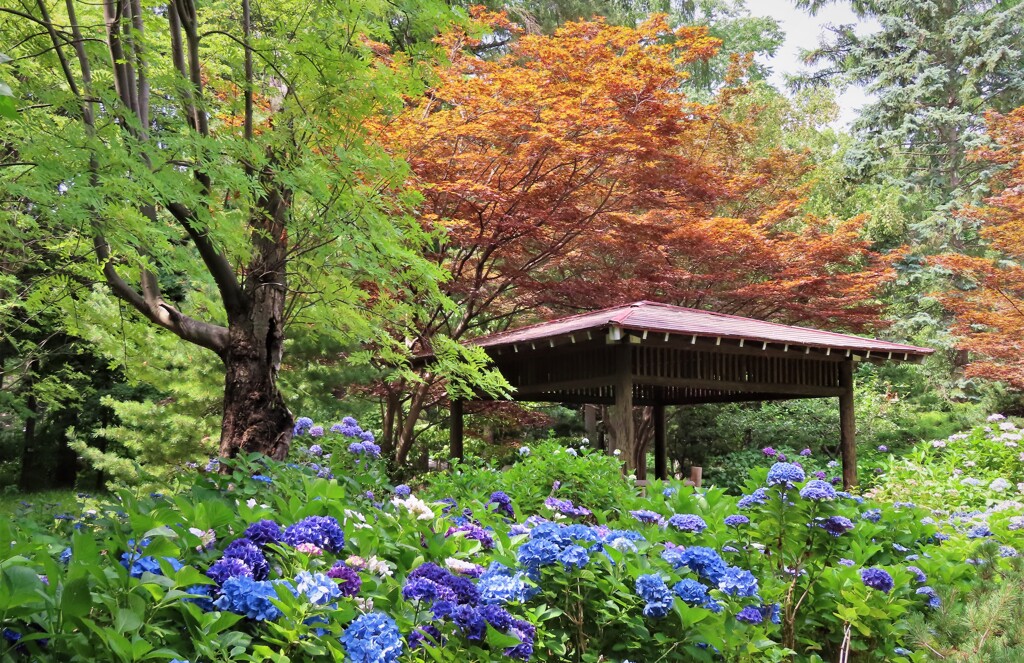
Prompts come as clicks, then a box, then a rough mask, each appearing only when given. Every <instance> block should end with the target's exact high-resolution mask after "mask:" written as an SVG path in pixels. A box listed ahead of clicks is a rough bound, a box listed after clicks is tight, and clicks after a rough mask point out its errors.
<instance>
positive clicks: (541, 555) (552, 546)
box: [516, 539, 560, 569]
mask: <svg viewBox="0 0 1024 663" xmlns="http://www.w3.org/2000/svg"><path fill="white" fill-rule="evenodd" d="M559 552H560V548H559V546H558V545H557V544H556V543H553V542H551V541H548V540H545V539H530V540H529V541H527V542H526V543H524V544H523V545H521V546H519V551H518V553H517V555H516V558H517V559H518V560H519V563H520V564H522V565H523V566H525V567H527V568H529V569H537V568H539V567H541V566H548V565H549V564H554V563H555V562H556V561H558V553H559Z"/></svg>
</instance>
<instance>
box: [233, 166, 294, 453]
mask: <svg viewBox="0 0 1024 663" xmlns="http://www.w3.org/2000/svg"><path fill="white" fill-rule="evenodd" d="M261 181H262V183H263V186H264V194H263V195H262V196H261V198H260V200H259V204H258V205H257V206H256V208H255V211H254V214H257V215H258V218H255V219H253V220H252V226H253V227H256V228H260V229H261V230H262V231H263V232H261V233H258V234H257V235H256V237H255V238H254V239H253V246H254V248H255V249H256V252H255V253H254V256H253V258H252V261H251V262H250V264H249V266H248V269H247V270H246V272H247V273H246V277H245V281H244V283H243V296H242V297H241V298H240V301H238V302H236V304H235V306H233V307H231V308H230V309H229V311H228V342H227V345H226V347H225V348H224V350H223V352H222V355H221V357H222V359H223V360H224V367H225V378H224V420H223V423H222V425H221V435H220V455H221V457H223V458H234V457H235V456H236V455H238V454H239V453H251V452H259V453H263V454H266V455H267V456H270V457H271V458H274V459H276V460H282V459H283V458H284V457H285V456H286V455H288V449H289V447H290V446H291V441H292V430H293V426H294V420H293V418H292V413H291V412H290V411H289V410H288V407H287V406H286V405H285V402H284V397H283V396H282V395H281V391H280V390H279V389H278V388H277V375H278V371H279V370H280V368H281V358H282V356H283V354H284V323H283V320H284V316H285V294H286V292H287V284H286V279H285V265H286V260H287V254H288V244H287V241H286V237H287V235H286V226H285V223H286V221H287V216H288V213H289V209H290V202H291V201H290V196H289V195H288V192H287V191H285V190H282V189H281V188H279V187H278V186H277V185H276V183H275V182H274V181H273V173H272V172H270V171H269V170H268V171H265V172H264V173H263V174H262V176H261Z"/></svg>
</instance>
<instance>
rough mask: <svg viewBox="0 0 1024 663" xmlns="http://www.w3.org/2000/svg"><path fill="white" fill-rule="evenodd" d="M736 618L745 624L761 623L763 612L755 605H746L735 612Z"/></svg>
mask: <svg viewBox="0 0 1024 663" xmlns="http://www.w3.org/2000/svg"><path fill="white" fill-rule="evenodd" d="M736 619H737V620H738V621H741V622H744V623H746V624H761V623H764V613H762V612H761V609H760V608H758V607H757V606H754V605H748V606H746V607H745V608H743V609H742V610H740V611H739V612H738V613H736Z"/></svg>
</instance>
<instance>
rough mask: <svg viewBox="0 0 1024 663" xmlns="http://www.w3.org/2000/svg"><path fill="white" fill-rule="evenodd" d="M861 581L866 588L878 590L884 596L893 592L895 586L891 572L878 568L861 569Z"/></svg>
mask: <svg viewBox="0 0 1024 663" xmlns="http://www.w3.org/2000/svg"><path fill="white" fill-rule="evenodd" d="M860 579H861V582H863V583H864V585H865V586H867V587H871V588H872V589H877V590H878V591H880V592H882V593H884V594H888V593H889V592H891V591H892V588H893V585H894V583H893V580H892V576H891V575H889V572H888V571H886V570H885V569H880V568H878V567H868V568H866V569H861V570H860Z"/></svg>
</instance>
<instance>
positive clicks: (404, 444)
mask: <svg viewBox="0 0 1024 663" xmlns="http://www.w3.org/2000/svg"><path fill="white" fill-rule="evenodd" d="M429 391H430V385H429V383H428V382H427V381H426V380H424V381H423V382H421V383H419V384H418V385H416V387H415V388H414V389H413V390H412V396H411V397H410V398H409V414H408V415H406V417H405V425H404V426H402V430H401V432H399V438H398V448H397V449H396V451H395V467H396V468H399V467H402V466H404V465H405V464H406V462H407V461H408V460H409V450H410V449H412V443H413V442H414V441H415V440H416V422H417V421H419V418H420V413H421V412H422V411H423V404H424V403H425V402H426V399H427V396H428V394H429Z"/></svg>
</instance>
